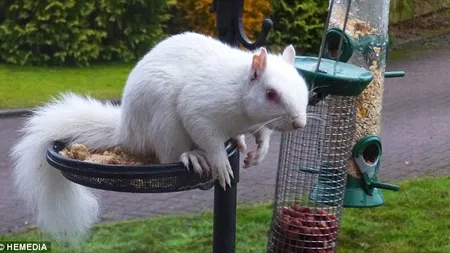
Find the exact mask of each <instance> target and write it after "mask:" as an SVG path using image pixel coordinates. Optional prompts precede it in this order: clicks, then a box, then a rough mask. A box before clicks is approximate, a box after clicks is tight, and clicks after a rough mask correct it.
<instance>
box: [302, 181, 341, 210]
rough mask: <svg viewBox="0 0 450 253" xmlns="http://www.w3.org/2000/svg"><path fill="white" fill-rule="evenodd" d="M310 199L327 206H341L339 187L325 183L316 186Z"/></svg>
mask: <svg viewBox="0 0 450 253" xmlns="http://www.w3.org/2000/svg"><path fill="white" fill-rule="evenodd" d="M309 199H310V200H311V201H313V202H316V203H320V204H323V205H327V206H338V205H339V204H340V201H339V199H340V196H339V191H338V187H337V186H335V187H333V186H330V185H328V184H323V183H318V184H316V186H314V189H313V190H312V192H311V193H310V194H309Z"/></svg>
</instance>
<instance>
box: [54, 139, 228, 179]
mask: <svg viewBox="0 0 450 253" xmlns="http://www.w3.org/2000/svg"><path fill="white" fill-rule="evenodd" d="M66 146H67V142H65V141H53V142H52V143H51V144H50V145H49V147H48V148H47V157H46V159H47V162H48V163H49V164H50V165H51V166H53V167H55V168H56V169H58V170H60V171H62V172H64V173H71V174H76V175H82V176H88V177H101V178H115V179H121V178H123V179H150V178H162V177H167V176H181V175H178V174H195V172H194V171H193V170H192V169H190V170H189V171H187V169H186V167H185V166H184V164H183V163H181V162H176V163H166V164H149V165H117V164H99V163H91V162H84V161H81V160H76V159H73V158H69V157H65V156H63V155H61V154H59V153H58V152H59V151H61V150H62V149H64V148H65V147H66ZM225 147H226V151H227V154H228V157H230V156H232V155H233V154H234V153H235V152H237V148H236V145H235V144H234V143H233V141H232V140H231V139H230V140H228V141H227V142H226V143H225ZM197 175H198V174H197Z"/></svg>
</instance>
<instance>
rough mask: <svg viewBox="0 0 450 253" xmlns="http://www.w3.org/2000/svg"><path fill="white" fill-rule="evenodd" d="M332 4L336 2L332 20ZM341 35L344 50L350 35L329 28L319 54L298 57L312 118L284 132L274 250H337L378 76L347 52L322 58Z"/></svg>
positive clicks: (279, 252) (271, 244) (271, 241)
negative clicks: (364, 110)
mask: <svg viewBox="0 0 450 253" xmlns="http://www.w3.org/2000/svg"><path fill="white" fill-rule="evenodd" d="M332 7H333V1H332V2H331V4H330V12H329V14H328V15H329V16H328V18H327V24H328V20H329V19H330V16H331V10H332ZM345 26H346V23H344V25H343V29H344V30H345ZM325 29H326V30H325V31H327V29H328V27H326V28H325ZM335 39H338V40H337V44H334V45H335V46H336V48H337V50H338V52H340V51H342V48H343V42H344V37H342V36H327V33H325V34H324V37H323V40H322V46H321V51H320V52H319V57H305V56H298V57H296V60H295V66H296V68H297V69H298V71H299V73H300V74H301V75H302V76H303V77H304V78H305V80H306V82H307V84H308V86H309V88H310V91H311V93H312V94H311V97H310V103H309V105H308V114H309V115H310V116H311V117H312V119H310V120H309V122H308V124H307V125H306V127H305V128H304V129H302V130H299V131H295V132H290V133H284V134H283V137H282V142H281V148H280V157H279V165H278V166H279V167H278V174H277V183H276V194H275V205H274V213H273V217H272V224H271V230H270V235H269V241H268V252H273V253H288V252H289V253H293V252H295V253H297V252H326V253H329V252H335V249H336V245H337V238H338V232H339V226H340V219H341V214H342V208H343V202H344V195H345V187H346V180H347V172H346V171H347V167H348V161H349V157H350V156H351V151H352V144H353V138H354V134H355V130H356V128H355V120H356V118H355V117H356V107H357V106H356V105H357V101H358V96H359V95H360V94H361V93H362V92H363V91H364V90H365V89H366V88H367V86H368V85H369V84H370V83H371V82H372V80H373V77H374V76H373V74H372V73H371V72H370V71H368V70H367V69H366V68H363V67H360V66H356V65H353V64H349V63H346V62H342V61H338V59H339V58H340V57H342V56H343V57H345V55H344V54H338V55H336V59H322V56H323V54H324V51H325V50H323V49H324V48H325V45H326V46H327V47H328V45H330V44H332V43H334V42H336V41H335ZM325 55H326V54H325Z"/></svg>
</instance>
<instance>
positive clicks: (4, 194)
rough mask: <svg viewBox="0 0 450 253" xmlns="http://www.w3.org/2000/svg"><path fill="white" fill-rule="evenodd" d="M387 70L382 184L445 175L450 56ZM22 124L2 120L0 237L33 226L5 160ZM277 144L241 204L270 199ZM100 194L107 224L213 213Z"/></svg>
mask: <svg viewBox="0 0 450 253" xmlns="http://www.w3.org/2000/svg"><path fill="white" fill-rule="evenodd" d="M388 65H389V66H388V70H404V71H405V72H406V73H407V76H406V77H404V78H398V79H390V80H389V79H388V80H386V88H385V99H384V114H383V126H382V133H381V137H382V140H383V148H384V150H383V154H384V155H383V167H382V168H381V174H380V175H381V179H382V180H383V181H392V180H398V179H404V178H414V177H417V176H421V175H425V174H430V175H442V174H447V173H449V170H450V167H448V166H447V165H449V164H450V131H449V130H448V129H449V127H450V81H449V80H450V68H449V66H450V50H444V51H434V52H430V53H429V54H425V55H422V56H420V57H419V56H415V57H410V58H406V59H403V60H399V61H396V62H391V63H389V64H388ZM20 123H21V120H20V119H17V118H9V119H1V120H0V143H1V145H0V198H1V201H0V232H6V231H11V230H17V229H23V228H24V227H26V225H27V224H28V223H32V221H33V219H31V218H30V215H29V214H28V213H27V212H26V210H25V209H24V208H23V206H22V204H21V203H20V202H19V200H18V198H17V197H16V193H15V190H14V189H13V188H12V187H11V177H10V173H11V171H10V166H9V165H8V158H7V153H8V149H9V148H10V146H11V144H12V143H13V142H14V140H15V139H16V134H15V130H16V129H18V128H19V126H20ZM279 140H280V135H276V136H275V137H274V138H273V142H272V146H271V151H270V154H269V155H268V157H267V158H266V160H265V163H264V164H263V165H261V166H259V167H254V168H251V169H248V170H242V172H241V182H240V184H239V185H238V195H239V196H238V201H239V202H257V201H265V200H271V199H272V198H273V196H274V184H275V175H276V170H277V163H278V147H279ZM249 141H250V140H249ZM445 166H447V167H445ZM99 192H100V194H101V196H102V205H103V214H104V216H105V218H106V221H111V220H120V219H124V218H130V217H146V216H151V215H158V214H173V213H183V212H195V211H199V210H206V209H211V208H212V204H213V190H210V191H206V192H205V191H200V190H194V191H189V192H183V193H171V194H127V193H115V192H106V191H99Z"/></svg>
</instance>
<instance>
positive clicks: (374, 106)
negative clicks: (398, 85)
mask: <svg viewBox="0 0 450 253" xmlns="http://www.w3.org/2000/svg"><path fill="white" fill-rule="evenodd" d="M348 3H349V1H348V0H336V1H335V3H334V7H333V9H332V12H331V17H330V21H329V24H328V26H329V29H328V31H327V33H326V44H325V46H324V51H323V55H324V57H325V58H328V59H333V60H335V59H337V56H338V55H339V54H340V58H339V61H342V62H347V63H350V64H352V65H355V66H359V67H362V68H365V69H368V70H369V71H370V72H371V73H372V75H373V80H372V82H371V83H370V84H369V85H368V86H367V88H366V89H365V90H364V91H362V93H361V95H360V96H359V97H358V101H357V105H356V120H355V134H354V137H353V148H352V156H351V157H350V158H349V165H348V170H347V172H348V178H347V187H346V192H345V198H344V207H376V206H380V205H383V204H384V198H383V195H382V192H381V191H380V189H385V190H394V191H398V190H399V187H398V186H395V185H391V184H386V183H381V182H379V181H378V173H379V169H380V165H381V160H382V159H381V158H382V143H381V138H380V137H379V135H380V124H381V112H382V102H383V91H384V78H391V77H402V76H404V73H403V72H402V71H395V72H385V69H386V58H387V53H388V45H389V35H388V26H389V0H380V1H361V0H359V1H352V2H351V5H350V8H348V7H349V6H348ZM347 10H348V12H347ZM346 20H347V22H346V28H345V33H343V32H342V31H343V30H344V29H343V24H344V23H345V21H346ZM341 35H343V36H341ZM340 41H342V44H341V46H340V50H339V42H340Z"/></svg>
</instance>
